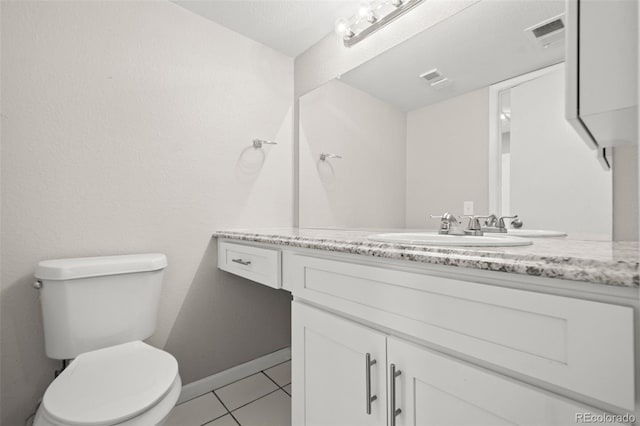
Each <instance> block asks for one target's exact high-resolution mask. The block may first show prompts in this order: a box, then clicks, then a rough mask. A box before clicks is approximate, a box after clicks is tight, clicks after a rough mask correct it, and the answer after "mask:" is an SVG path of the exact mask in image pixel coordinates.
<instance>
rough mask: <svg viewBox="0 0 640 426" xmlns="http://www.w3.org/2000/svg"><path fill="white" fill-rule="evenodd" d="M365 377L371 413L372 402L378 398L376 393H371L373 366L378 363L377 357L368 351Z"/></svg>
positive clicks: (368, 406)
mask: <svg viewBox="0 0 640 426" xmlns="http://www.w3.org/2000/svg"><path fill="white" fill-rule="evenodd" d="M364 358H365V365H366V370H365V378H366V385H365V386H366V388H367V389H366V391H367V414H371V403H372V402H373V401H375V400H376V399H378V397H377V396H376V395H371V367H372V366H373V365H375V364H376V362H377V361H376V360H375V359H371V354H370V353H369V352H367V354H366V355H365V357H364Z"/></svg>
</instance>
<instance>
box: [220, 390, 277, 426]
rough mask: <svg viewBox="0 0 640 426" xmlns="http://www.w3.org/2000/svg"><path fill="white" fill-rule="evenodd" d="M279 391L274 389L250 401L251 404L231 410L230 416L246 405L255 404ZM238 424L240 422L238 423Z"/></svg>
mask: <svg viewBox="0 0 640 426" xmlns="http://www.w3.org/2000/svg"><path fill="white" fill-rule="evenodd" d="M279 390H280V389H279V388H278V389H274V390H272V391H271V392H269V393H266V394H264V395H262V396H261V397H260V398H256V399H254V400H253V401H251V402H247V403H246V404H243V405H241V406H239V407H238V408H234V409H233V411H230V413H231V414H233V413H234V412H235V411H238V410H239V409H241V408H244V407H246V406H247V405H249V404H253V403H254V402H256V401H258V400H261V399H262V398H264V397H266V396H269V395H271V394H272V393H276V392H278V391H279ZM238 423H240V422H238Z"/></svg>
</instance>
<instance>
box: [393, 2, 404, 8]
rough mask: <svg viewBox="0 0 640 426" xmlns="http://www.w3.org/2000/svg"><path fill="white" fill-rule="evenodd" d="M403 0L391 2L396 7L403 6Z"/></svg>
mask: <svg viewBox="0 0 640 426" xmlns="http://www.w3.org/2000/svg"><path fill="white" fill-rule="evenodd" d="M402 3H403V1H402V0H391V4H392V5H393V6H395V7H400V6H402Z"/></svg>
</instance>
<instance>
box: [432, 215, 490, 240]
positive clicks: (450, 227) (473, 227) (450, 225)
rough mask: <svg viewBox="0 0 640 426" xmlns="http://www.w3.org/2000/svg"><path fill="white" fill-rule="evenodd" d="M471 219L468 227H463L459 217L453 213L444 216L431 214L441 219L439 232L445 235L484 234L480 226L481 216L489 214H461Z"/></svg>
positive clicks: (433, 217) (434, 217)
mask: <svg viewBox="0 0 640 426" xmlns="http://www.w3.org/2000/svg"><path fill="white" fill-rule="evenodd" d="M461 217H464V218H468V219H469V223H468V225H467V229H464V228H463V227H462V224H461V223H460V222H458V219H456V217H455V216H454V215H452V214H451V213H445V214H443V215H442V216H437V215H431V218H432V219H440V229H438V234H443V235H473V236H482V227H481V226H480V220H479V219H480V218H484V217H487V216H461Z"/></svg>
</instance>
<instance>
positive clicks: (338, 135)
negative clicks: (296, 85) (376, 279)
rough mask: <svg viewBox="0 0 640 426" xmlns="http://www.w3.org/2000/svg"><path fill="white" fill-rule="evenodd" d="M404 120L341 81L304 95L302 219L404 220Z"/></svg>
mask: <svg viewBox="0 0 640 426" xmlns="http://www.w3.org/2000/svg"><path fill="white" fill-rule="evenodd" d="M405 123H406V114H405V113H404V112H402V111H400V110H399V109H397V108H395V107H393V106H391V105H389V104H387V103H385V102H383V101H381V100H379V99H377V98H374V97H372V96H371V95H369V94H367V93H365V92H362V91H360V90H358V89H354V88H353V87H351V86H348V85H346V84H344V83H342V82H340V81H338V80H332V81H330V82H329V83H327V84H325V85H323V86H321V87H319V88H317V89H316V90H314V91H312V92H311V93H308V94H306V95H305V96H303V97H302V98H300V128H299V134H300V157H299V165H300V205H299V208H300V226H301V227H351V228H364V227H370V228H379V227H404V217H405V198H404V196H405V191H404V184H405V177H404V175H405V168H406V164H405V146H406V145H405V138H406V127H405ZM322 152H329V153H334V154H338V155H341V156H342V157H343V158H342V159H328V160H327V161H320V159H319V157H320V153H322Z"/></svg>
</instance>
